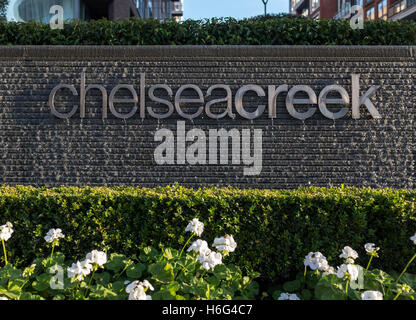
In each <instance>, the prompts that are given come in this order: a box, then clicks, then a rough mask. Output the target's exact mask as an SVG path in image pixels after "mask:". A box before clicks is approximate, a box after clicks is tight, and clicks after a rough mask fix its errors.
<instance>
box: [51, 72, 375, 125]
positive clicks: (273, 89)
mask: <svg viewBox="0 0 416 320" xmlns="http://www.w3.org/2000/svg"><path fill="white" fill-rule="evenodd" d="M351 86H352V88H351V92H352V99H351V100H352V118H353V119H359V118H360V107H361V106H365V107H366V108H367V110H368V112H369V113H370V115H371V116H372V117H373V118H374V119H380V118H381V116H380V114H379V112H378V110H377V109H376V108H375V106H374V104H373V103H372V102H371V100H370V98H371V97H372V96H373V95H374V94H375V92H376V91H377V89H378V88H380V86H371V87H370V89H368V90H367V91H366V92H365V93H364V95H361V96H360V75H359V74H352V75H351ZM61 89H69V90H70V91H71V93H72V94H73V95H74V96H78V91H77V90H76V89H75V87H74V86H73V85H68V84H59V85H57V86H56V87H54V88H53V89H52V91H51V93H50V95H49V102H48V105H49V107H50V108H51V111H52V114H53V115H55V116H56V117H58V118H62V119H68V118H71V117H72V116H73V115H74V114H75V113H76V112H77V110H78V106H77V105H74V106H73V108H72V110H71V111H70V112H67V113H61V112H58V111H57V110H56V107H55V96H56V94H57V92H58V91H59V90H61ZM92 89H97V90H100V91H101V93H102V118H103V119H106V118H107V105H108V107H109V109H110V112H111V113H112V114H113V115H114V116H115V117H117V118H121V119H128V118H130V117H132V116H134V115H135V113H136V112H137V110H138V109H139V107H138V103H139V97H138V95H137V92H136V90H135V89H134V87H133V86H132V85H127V84H120V85H117V86H115V87H114V88H113V89H112V90H111V92H110V96H109V97H108V95H107V90H106V89H105V88H104V86H102V85H98V84H92V85H89V86H88V87H86V84H85V73H81V86H80V93H79V96H80V117H81V118H85V96H86V94H87V92H88V91H89V90H92ZM123 89H124V90H128V91H129V92H130V93H131V95H132V98H130V99H126V98H124V99H117V98H116V94H117V92H118V91H120V90H123ZM145 89H146V75H145V73H141V74H140V88H139V93H140V95H139V96H140V109H139V113H140V117H141V118H142V119H144V118H145V116H146V111H147V113H148V114H149V115H150V116H151V117H153V118H156V119H164V118H168V117H169V116H171V115H172V113H173V112H174V110H176V112H177V113H178V114H179V115H180V116H181V117H183V118H185V119H194V118H196V117H198V116H200V115H201V113H202V112H203V111H204V110H205V113H206V115H207V116H208V117H210V118H212V119H221V118H223V117H225V116H227V115H228V116H229V117H230V118H232V119H234V118H235V116H236V115H235V113H233V96H232V91H231V88H230V86H228V85H224V84H216V85H213V86H211V87H209V88H208V90H207V92H206V96H205V98H208V97H209V96H210V95H211V94H212V92H213V90H224V93H225V97H224V98H221V99H214V100H211V101H208V102H207V103H206V105H205V106H204V103H205V98H204V94H203V93H202V90H201V89H200V88H199V87H198V86H196V85H194V84H187V85H183V86H181V87H180V88H179V89H178V91H177V92H176V94H175V98H174V103H172V102H171V101H169V100H166V99H162V98H160V97H157V96H155V91H156V90H158V89H161V90H165V91H166V92H167V94H168V95H169V96H170V97H172V96H173V91H172V89H171V88H170V87H169V86H168V85H165V84H157V85H154V86H151V87H150V88H149V91H148V95H149V98H150V100H152V101H154V102H157V103H160V104H163V105H165V106H166V107H167V108H168V110H167V112H166V113H163V114H158V113H155V112H154V111H153V109H152V108H151V107H146V102H145V98H146V90H145ZM185 90H194V91H195V93H196V94H197V96H198V98H193V99H189V98H188V99H187V98H183V97H182V95H183V92H184V91H185ZM267 90H268V93H267V94H268V116H269V118H276V104H277V103H276V101H277V97H278V96H279V95H280V94H283V93H286V92H287V96H286V109H287V111H288V113H289V114H290V115H291V116H292V117H294V118H296V119H299V120H306V119H308V118H310V117H312V116H313V115H314V114H315V112H316V110H317V108H315V107H309V108H308V110H307V111H305V112H298V111H297V110H296V109H295V105H302V104H303V105H305V104H307V105H313V104H318V107H319V111H320V112H321V113H322V114H323V115H324V116H325V117H327V118H329V119H334V120H335V119H339V118H342V117H344V116H345V115H346V114H347V112H348V108H347V107H345V106H346V105H349V104H350V97H349V95H348V93H347V91H346V90H345V89H344V88H343V87H342V86H340V85H329V86H326V87H325V88H323V89H322V91H321V92H320V94H319V97H317V96H316V94H315V92H314V91H313V89H312V88H311V87H309V86H305V85H296V86H293V87H292V88H290V90H289V87H288V85H286V84H283V85H280V86H274V85H269V86H268V87H267ZM249 91H253V92H255V93H256V94H257V95H258V96H259V97H265V96H266V92H265V91H264V89H263V88H262V87H261V86H259V85H253V84H250V85H244V86H242V87H241V88H239V89H238V91H237V92H236V95H235V99H234V103H235V109H236V111H237V113H238V114H239V115H240V116H241V117H243V118H246V119H250V120H252V119H255V118H258V117H260V116H261V115H262V114H263V113H264V111H265V109H266V106H265V105H258V106H257V109H256V111H254V112H247V111H246V110H245V109H244V105H243V97H244V95H245V94H246V93H247V92H249ZM299 92H303V93H306V95H307V97H308V98H307V99H300V98H295V95H296V94H297V93H299ZM330 92H336V93H338V94H339V95H340V98H338V99H335V98H328V97H327V96H328V94H329V93H330ZM223 102H226V103H227V108H226V110H225V111H224V112H223V113H215V114H214V113H213V112H212V111H211V107H212V106H213V105H214V104H218V103H223ZM115 103H133V104H134V105H133V107H132V110H131V111H130V112H129V113H119V112H118V111H117V110H116V109H115V107H114V104H115ZM184 103H195V104H200V106H199V107H198V110H197V111H196V112H194V113H192V114H190V113H185V112H184V111H183V110H182V107H181V105H182V104H184ZM328 104H332V105H334V104H338V105H342V106H344V107H342V108H341V109H340V110H339V111H337V112H335V113H334V112H331V111H330V110H329V109H328V108H327V105H328Z"/></svg>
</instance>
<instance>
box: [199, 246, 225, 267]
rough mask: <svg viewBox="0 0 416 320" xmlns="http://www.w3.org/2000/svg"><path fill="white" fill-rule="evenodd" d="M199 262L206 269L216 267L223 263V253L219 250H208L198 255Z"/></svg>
mask: <svg viewBox="0 0 416 320" xmlns="http://www.w3.org/2000/svg"><path fill="white" fill-rule="evenodd" d="M198 260H199V262H201V264H202V267H203V268H204V269H205V270H209V269H211V268H215V266H216V265H219V264H222V255H221V253H219V252H214V251H211V250H209V249H208V250H206V251H205V252H204V253H201V254H200V255H199V256H198Z"/></svg>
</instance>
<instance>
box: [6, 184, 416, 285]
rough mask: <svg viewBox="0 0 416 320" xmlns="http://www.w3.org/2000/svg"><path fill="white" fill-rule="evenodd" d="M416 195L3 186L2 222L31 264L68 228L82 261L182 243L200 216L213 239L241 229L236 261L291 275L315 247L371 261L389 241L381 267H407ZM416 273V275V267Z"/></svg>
mask: <svg viewBox="0 0 416 320" xmlns="http://www.w3.org/2000/svg"><path fill="white" fill-rule="evenodd" d="M415 203H416V191H408V190H392V189H376V190H374V189H366V188H364V189H358V188H352V187H348V188H347V187H345V188H343V187H342V188H314V187H311V188H300V189H297V190H293V191H287V190H239V189H232V188H210V189H199V190H193V189H186V188H183V187H180V186H170V187H160V188H155V189H141V188H121V187H118V188H104V187H100V188H90V187H83V188H78V187H60V188H54V189H46V188H33V187H22V186H17V187H8V186H3V187H0V224H3V223H5V222H6V221H11V222H12V223H13V224H14V226H15V233H14V234H13V236H12V238H11V239H10V240H9V241H8V242H7V247H8V249H9V250H10V255H11V256H10V261H12V262H13V263H18V264H19V263H22V262H30V261H31V260H32V258H34V257H35V256H36V255H39V253H40V252H41V251H42V250H43V254H45V253H46V252H49V250H50V248H49V247H47V245H46V242H45V241H44V240H43V236H44V235H45V234H46V232H47V231H48V230H49V229H50V228H58V227H59V228H61V229H62V230H63V232H64V233H65V234H66V235H67V237H66V238H65V239H64V240H63V241H61V245H60V249H59V250H61V251H62V252H64V253H65V254H66V256H67V258H68V259H70V258H73V259H78V258H81V257H83V256H84V255H85V254H86V253H87V252H89V251H91V250H92V249H95V248H100V249H108V250H109V253H110V252H121V253H124V254H135V253H136V254H137V253H138V250H139V249H140V248H142V247H144V246H149V245H152V246H158V244H159V243H160V242H161V243H163V244H165V245H172V246H173V247H179V245H178V241H179V242H180V243H182V244H183V243H184V241H185V240H186V239H185V238H184V237H185V236H186V234H184V229H185V227H186V225H187V223H188V222H189V221H190V220H191V219H192V218H194V217H198V218H199V219H200V220H201V221H203V222H204V223H205V226H206V228H205V232H204V234H203V238H204V239H206V240H207V241H208V242H209V243H212V241H213V240H214V237H215V236H219V235H222V234H225V233H229V234H232V235H233V236H234V238H235V239H236V241H237V243H238V248H237V250H236V252H235V253H233V254H232V255H231V257H230V260H231V261H232V262H235V263H237V264H238V265H240V266H241V267H243V268H245V269H246V270H253V269H254V270H256V271H259V272H261V273H262V276H263V277H264V278H265V279H266V280H273V281H281V280H284V279H288V278H290V277H293V276H294V275H295V273H296V272H297V271H299V270H302V269H303V259H304V256H305V255H306V254H307V253H308V252H309V251H317V250H319V251H321V252H322V253H324V255H325V256H327V258H328V260H329V262H330V264H331V265H333V266H337V265H339V263H340V262H341V260H340V259H339V258H338V256H339V254H340V250H341V249H342V248H343V247H344V246H346V245H349V246H351V247H353V248H354V249H356V250H357V251H358V252H359V254H360V259H359V261H358V262H360V263H361V265H365V264H366V262H367V257H366V256H365V252H364V248H363V246H364V244H365V243H366V242H374V243H376V245H377V246H380V247H381V254H380V256H381V257H380V259H376V261H375V262H374V267H382V268H384V269H385V270H387V271H388V270H396V271H400V270H401V269H402V268H403V267H404V265H405V264H406V262H407V261H408V260H409V258H410V257H411V256H412V254H414V252H415V250H416V246H415V245H414V244H413V243H412V242H411V241H410V240H409V237H410V236H412V235H413V234H414V233H415V232H416V215H415ZM411 271H413V272H415V271H416V268H415V266H413V267H412V268H411Z"/></svg>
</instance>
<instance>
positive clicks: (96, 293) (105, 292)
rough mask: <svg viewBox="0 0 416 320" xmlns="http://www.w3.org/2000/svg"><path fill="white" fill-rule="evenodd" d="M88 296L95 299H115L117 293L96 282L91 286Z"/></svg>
mask: <svg viewBox="0 0 416 320" xmlns="http://www.w3.org/2000/svg"><path fill="white" fill-rule="evenodd" d="M89 298H91V299H97V300H117V299H118V294H117V293H116V292H115V291H113V290H111V289H108V288H106V287H104V286H102V285H101V284H98V285H96V286H94V287H92V288H91V293H90V295H89Z"/></svg>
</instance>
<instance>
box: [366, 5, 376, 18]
mask: <svg viewBox="0 0 416 320" xmlns="http://www.w3.org/2000/svg"><path fill="white" fill-rule="evenodd" d="M365 16H366V18H367V20H374V19H375V18H376V15H375V10H374V7H372V8H371V9H368V10H367V11H366V14H365Z"/></svg>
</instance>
